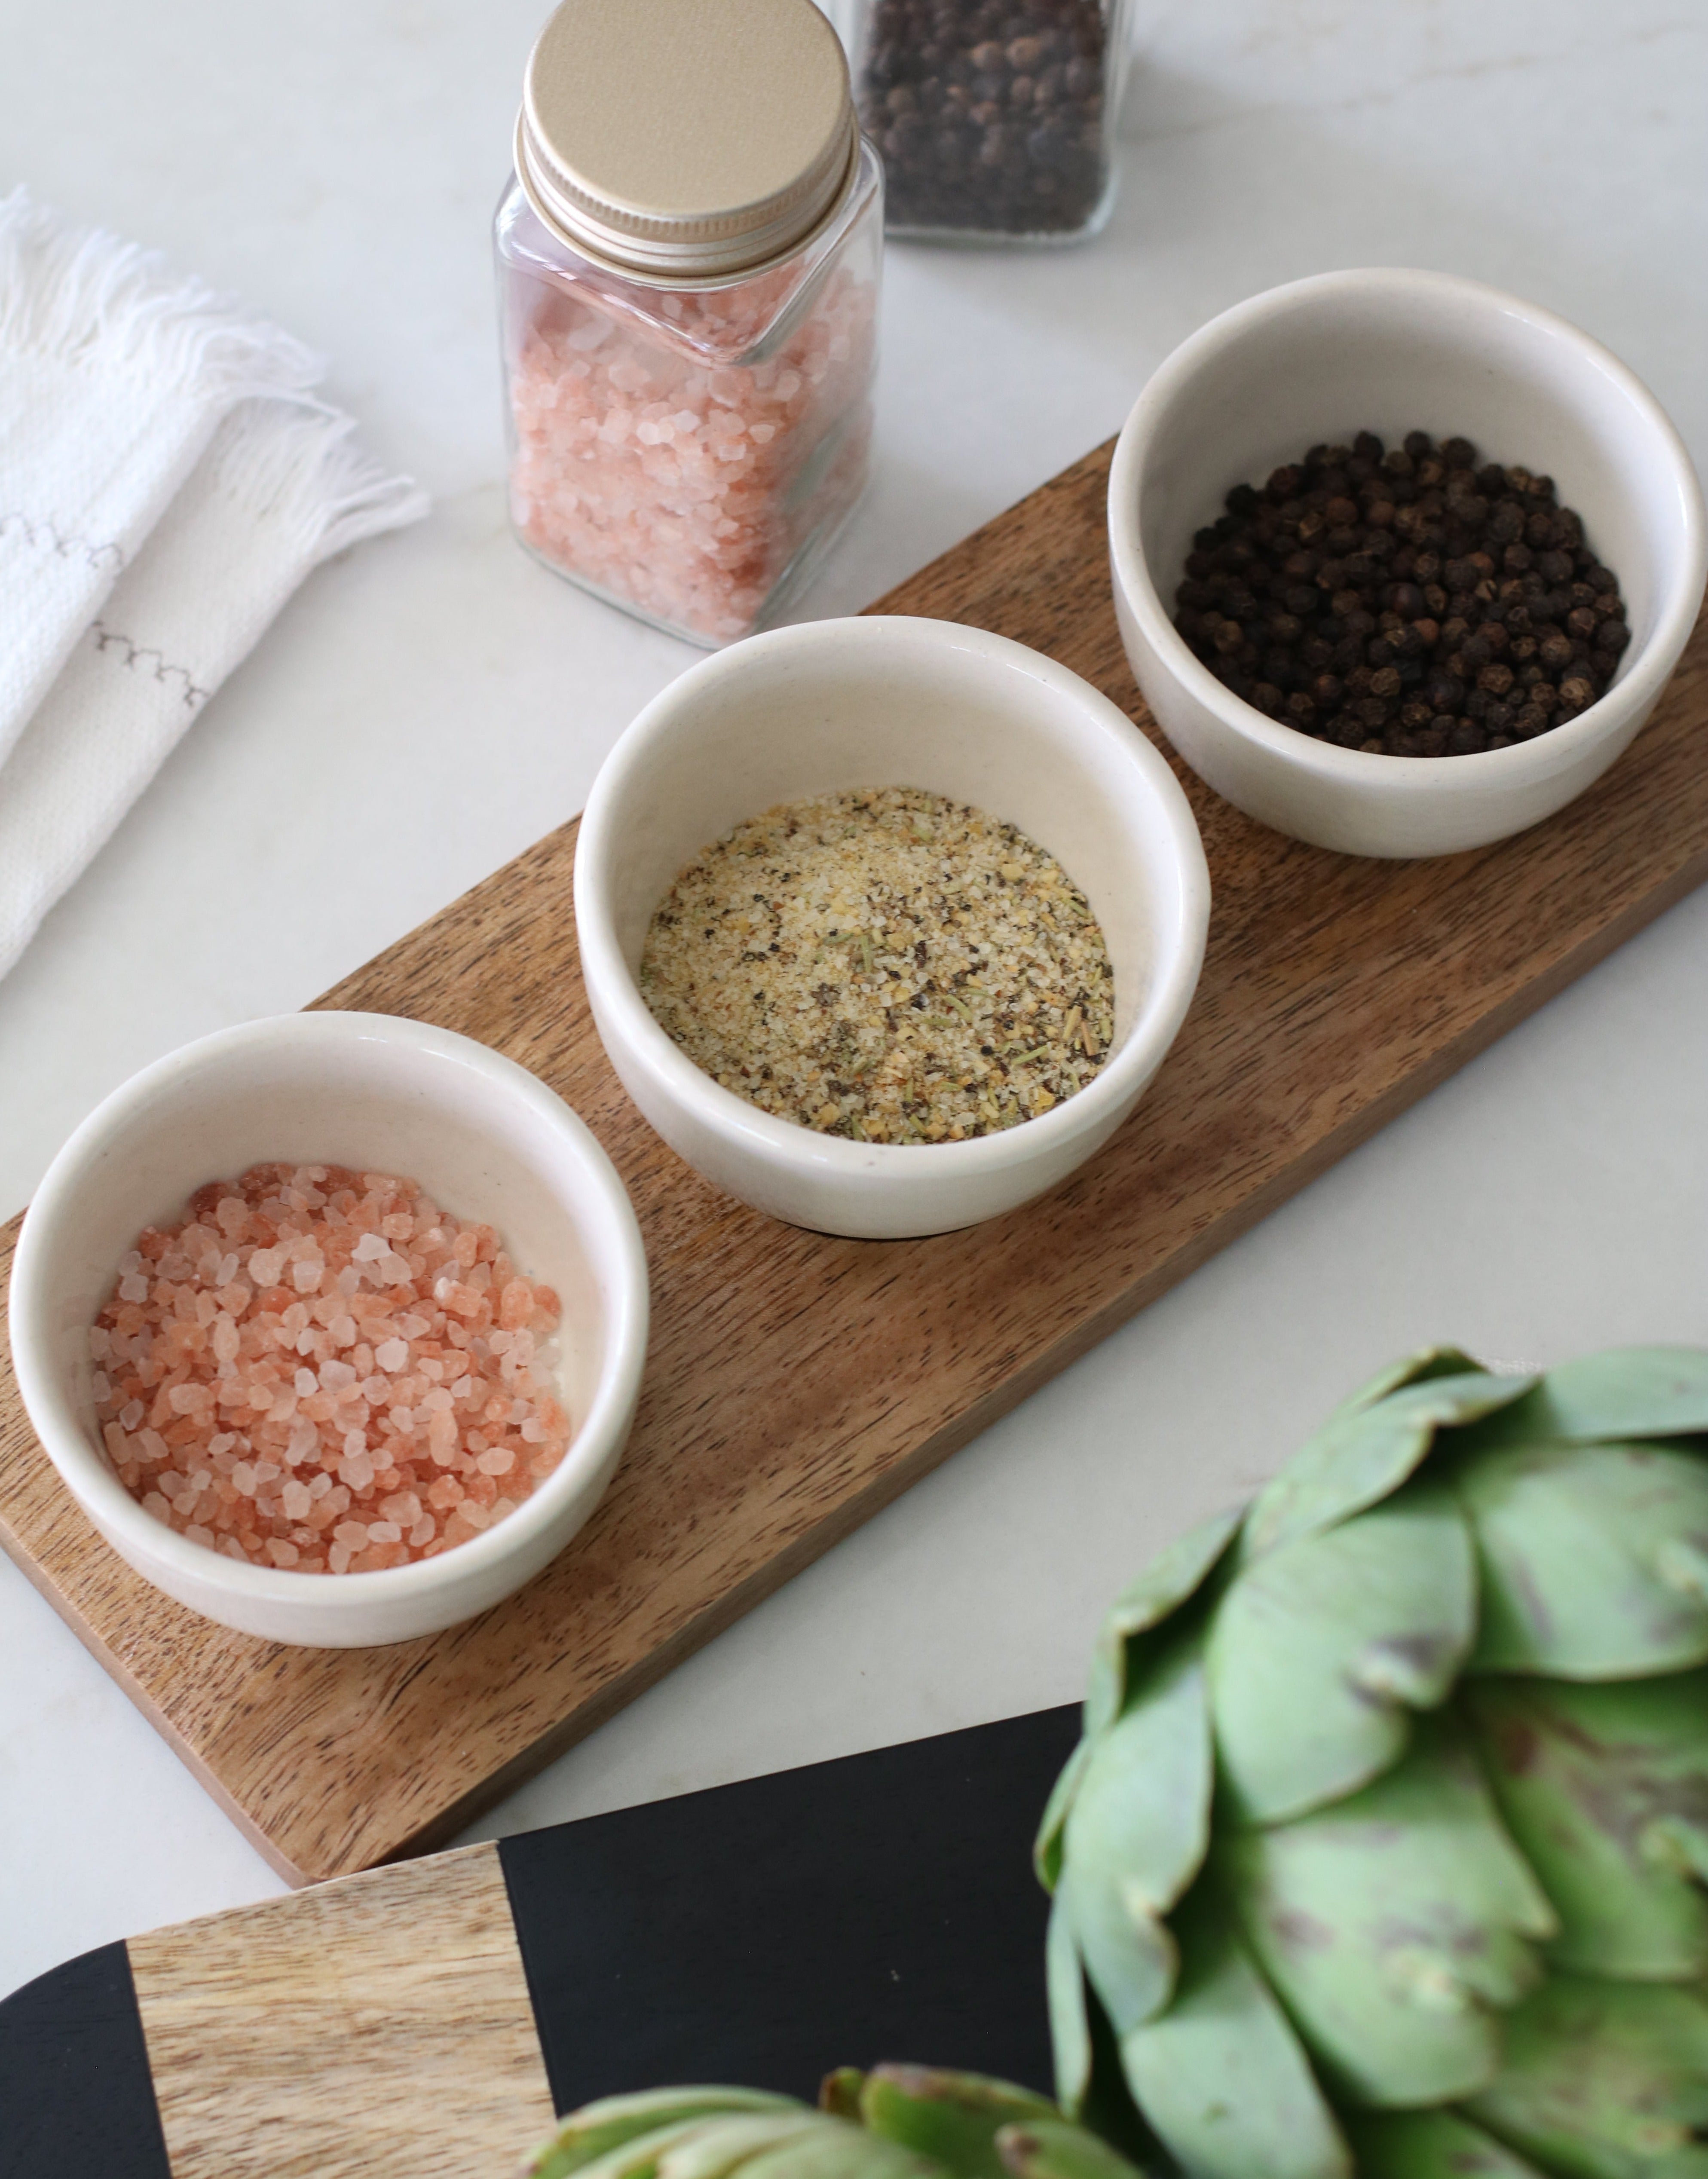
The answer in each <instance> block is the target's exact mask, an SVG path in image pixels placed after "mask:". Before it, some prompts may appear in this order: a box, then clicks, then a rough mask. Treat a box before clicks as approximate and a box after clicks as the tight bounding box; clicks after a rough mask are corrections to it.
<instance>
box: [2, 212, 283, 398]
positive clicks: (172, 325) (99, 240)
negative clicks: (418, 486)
mask: <svg viewBox="0 0 1708 2179" xmlns="http://www.w3.org/2000/svg"><path fill="white" fill-rule="evenodd" d="M8 351H9V352H10V353H12V354H19V355H26V354H27V355H37V356H41V357H44V358H51V359H52V360H55V361H58V362H64V363H69V364H73V365H79V366H82V367H85V368H87V369H89V370H95V371H98V372H103V373H104V372H107V371H115V372H126V371H129V372H140V373H143V374H146V376H147V378H148V379H149V381H151V384H152V385H153V386H155V387H157V388H158V389H159V390H160V391H161V392H165V393H172V392H179V393H182V394H184V396H186V397H187V398H190V399H193V400H198V401H201V400H206V401H211V402H213V403H228V402H232V401H241V400H244V399H246V398H249V397H250V396H251V395H261V394H272V395H278V394H286V395H288V394H292V393H296V392H301V391H303V390H304V389H305V388H306V387H310V386H312V385H313V384H314V382H315V381H316V379H318V378H319V377H320V376H321V373H322V370H323V369H324V365H322V363H321V360H320V358H319V357H318V356H316V354H314V352H313V351H312V349H308V348H305V346H304V345H303V343H301V342H300V341H296V340H293V339H292V338H291V337H290V335H289V334H288V333H287V332H283V331H281V329H280V328H279V327H277V326H274V325H271V324H269V323H268V322H267V321H266V320H265V319H262V318H258V317H256V316H253V315H252V314H251V313H250V312H249V311H246V310H242V309H240V308H239V307H238V306H236V305H233V304H232V303H230V302H229V301H228V300H226V299H224V298H222V297H221V296H219V295H218V294H216V293H215V292H214V290H213V289H212V288H210V287H209V286H208V285H207V284H206V282H205V281H202V280H198V279H195V278H189V279H185V278H181V277H178V276H176V275H174V274H173V273H172V272H168V269H167V267H166V264H165V261H164V259H163V257H162V255H161V254H160V253H159V252H158V251H157V250H144V249H142V248H140V246H139V245H138V244H135V243H131V242H124V241H121V240H120V239H119V238H118V236H117V235H114V234H109V233H106V232H105V231H104V230H103V229H102V228H82V227H76V226H74V225H72V224H71V222H69V221H67V220H65V219H63V218H62V217H60V215H59V214H58V213H57V212H55V211H52V210H51V209H50V208H49V207H48V206H46V205H38V204H36V202H35V201H34V200H32V199H31V197H30V193H29V191H28V190H27V189H23V188H19V189H14V190H13V191H12V193H11V194H10V195H8V196H5V197H0V354H4V353H6V352H8Z"/></svg>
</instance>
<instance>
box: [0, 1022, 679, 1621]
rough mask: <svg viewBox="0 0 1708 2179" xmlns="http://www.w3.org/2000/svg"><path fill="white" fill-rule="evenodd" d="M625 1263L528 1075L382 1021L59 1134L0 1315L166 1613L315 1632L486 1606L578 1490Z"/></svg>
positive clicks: (35, 1405)
mask: <svg viewBox="0 0 1708 2179" xmlns="http://www.w3.org/2000/svg"><path fill="white" fill-rule="evenodd" d="M647 1313H648V1305H647V1278H646V1263H645V1254H644V1251H643V1249H642V1247H641V1242H640V1231H639V1228H638V1227H637V1226H636V1223H635V1219H634V1212H633V1210H631V1208H630V1207H629V1199H628V1196H627V1194H625V1192H624V1190H623V1184H622V1183H621V1181H620V1180H619V1179H618V1177H617V1174H616V1172H615V1171H614V1170H613V1168H612V1165H611V1163H610V1161H609V1160H608V1159H607V1157H606V1155H605V1153H604V1152H603V1151H602V1150H601V1149H600V1147H599V1145H598V1144H597V1143H596V1141H595V1140H594V1139H593V1137H592V1136H591V1135H590V1133H588V1131H587V1129H586V1128H585V1126H584V1125H583V1124H582V1122H580V1121H579V1119H578V1118H577V1117H575V1115H574V1113H573V1112H572V1111H570V1110H569V1109H568V1106H566V1105H565V1104H564V1103H563V1100H561V1099H560V1098H558V1097H557V1096H556V1095H554V1094H553V1093H552V1091H551V1090H548V1089H547V1088H546V1085H545V1084H543V1083H542V1082H540V1081H538V1080H536V1079H535V1077H534V1076H532V1075H531V1074H530V1073H527V1071H526V1070H525V1069H524V1068H520V1067H518V1066H517V1065H515V1064H514V1062H513V1061H510V1060H508V1059H505V1058H503V1057H501V1056H500V1055H499V1054H498V1053H497V1052H494V1051H488V1050H487V1049H486V1046H483V1045H480V1044H476V1043H475V1042H474V1041H473V1040H471V1039H470V1038H468V1037H464V1036H458V1035H454V1034H453V1032H451V1031H449V1030H448V1029H436V1028H432V1027H431V1026H429V1025H428V1024H425V1023H421V1022H412V1021H404V1020H398V1019H394V1018H392V1017H390V1016H387V1015H381V1014H360V1013H304V1014H290V1015H285V1016H283V1017H280V1018H277V1019H273V1020H265V1021H255V1022H247V1023H244V1024H243V1025H242V1026H241V1027H239V1028H237V1029H225V1030H222V1031H221V1032H219V1033H218V1034H217V1035H213V1036H210V1037H205V1038H203V1039H202V1040H200V1042H199V1043H196V1044H192V1045H189V1046H185V1048H184V1050H183V1051H177V1052H173V1053H172V1054H170V1055H169V1056H168V1057H166V1058H164V1059H162V1060H160V1061H158V1062H156V1064H155V1065H153V1066H152V1067H150V1068H146V1069H145V1070H144V1071H143V1072H142V1073H140V1074H138V1075H136V1076H135V1077H134V1078H133V1079H132V1080H130V1081H129V1082H128V1083H126V1084H124V1086H123V1087H122V1088H120V1089H118V1090H115V1091H114V1092H113V1095H112V1096H111V1097H109V1098H108V1099H107V1101H106V1102H105V1103H104V1104H103V1105H102V1106H99V1107H98V1108H97V1110H96V1111H95V1112H93V1113H92V1114H91V1116H90V1117H89V1118H88V1119H87V1120H85V1122H84V1123H83V1125H82V1126H81V1127H80V1128H78V1129H77V1131H76V1133H74V1135H73V1136H72V1137H71V1139H70V1140H69V1142H68V1143H67V1144H66V1145H65V1147H64V1149H63V1150H61V1152H60V1154H59V1155H58V1157H57V1158H56V1159H55V1160H54V1161H53V1163H52V1166H50V1168H49V1170H48V1172H47V1177H45V1179H44V1180H43V1182H42V1183H41V1188H40V1189H39V1190H38V1191H37V1194H36V1199H35V1201H34V1202H33V1203H32V1204H31V1205H30V1210H29V1212H28V1214H27V1215H26V1216H25V1221H24V1226H23V1230H22V1232H21V1233H20V1235H19V1242H18V1249H17V1254H16V1257H15V1259H14V1266H13V1272H12V1283H11V1288H10V1293H9V1297H8V1315H9V1319H10V1325H11V1336H12V1353H13V1360H14V1365H15V1368H16V1371H17V1377H18V1386H19V1392H20V1393H21V1395H22V1397H23V1400H24V1404H25V1409H26V1411H27V1412H28V1413H29V1416H30V1421H31V1423H32V1424H33V1425H34V1426H35V1429H36V1433H37V1435H38V1436H39V1437H40V1438H41V1442H42V1445H43V1446H45V1448H46V1449H47V1454H48V1457H49V1458H50V1459H51V1460H52V1462H53V1464H54V1466H55V1467H56V1468H58V1471H59V1474H60V1475H61V1477H62V1478H63V1480H64V1482H65V1484H66V1486H67V1487H68V1489H69V1490H70V1492H71V1494H72V1496H73V1497H74V1499H75V1500H76V1501H77V1502H78V1504H79V1505H80V1507H82V1509H83V1511H84V1512H85V1514H86V1515H87V1516H88V1518H90V1520H91V1521H92V1522H93V1523H94V1524H95V1526H96V1529H98V1530H99V1531H100V1533H101V1534H102V1536H104V1537H105V1538H106V1540H107V1542H108V1543H109V1544H110V1545H112V1546H113V1549H114V1550H115V1551H117V1552H118V1554H119V1556H121V1557H122V1558H124V1559H125V1560H126V1561H127V1562H129V1564H130V1565H131V1566H132V1567H135V1570H136V1571H137V1572H138V1573H140V1574H141V1575H143V1576H144V1577H145V1578H146V1579H147V1580H149V1581H151V1582H152V1583H154V1584H155V1585H156V1586H157V1588H159V1589H164V1590H165V1591H166V1593H167V1594H168V1595H169V1596H173V1597H176V1598H177V1599H178V1600H179V1602H181V1603H184V1604H186V1605H189V1606H190V1607H191V1608H192V1609H193V1610H195V1611H200V1612H201V1613H203V1614H204V1615H205V1616H206V1617H208V1618H210V1619H216V1620H218V1621H220V1622H222V1624H223V1625H226V1626H228V1627H237V1628H238V1629H239V1630H240V1631H241V1632H243V1633H250V1634H258V1635H263V1636H266V1637H267V1638H270V1639H272V1640H275V1641H280V1642H290V1643H296V1644H304V1645H306V1646H308V1647H311V1648H339V1649H342V1648H352V1647H360V1646H365V1645H367V1644H376V1643H386V1642H400V1641H405V1640H408V1639H410V1638H413V1637H415V1636H417V1635H421V1634H426V1633H433V1632H434V1631H435V1630H437V1629H438V1628H440V1627H450V1626H454V1625H456V1624H457V1623H458V1622H460V1621H462V1620H464V1619H468V1618H470V1617H472V1616H474V1614H475V1613H476V1612H479V1611H485V1610H486V1609H487V1608H488V1607H489V1606H491V1605H494V1604H496V1603H497V1602H498V1601H499V1600H500V1599H501V1598H503V1597H504V1596H506V1595H508V1594H509V1593H510V1592H511V1591H512V1590H513V1589H517V1588H519V1587H520V1585H521V1584H522V1583H524V1581H526V1580H528V1579H529V1578H530V1577H531V1576H532V1575H534V1574H535V1573H538V1572H539V1571H540V1570H541V1567H544V1566H545V1565H546V1563H547V1562H548V1561H549V1560H551V1559H552V1558H553V1557H554V1556H556V1555H557V1552H558V1551H561V1550H562V1549H563V1545H565V1544H566V1543H567V1542H568V1540H569V1539H570V1537H571V1536H573V1535H574V1533H575V1531H576V1530H577V1529H579V1527H580V1526H581V1524H582V1523H583V1522H584V1521H585V1520H586V1518H588V1516H589V1514H590V1512H592V1510H593V1508H594V1507H595V1506H596V1504H597V1503H598V1501H599V1498H600V1496H601V1493H602V1492H603V1490H604V1489H605V1486H606V1484H607V1482H608V1480H609V1479H610V1476H611V1474H612V1469H613V1468H614V1467H615V1466H616V1463H617V1461H618V1457H619V1455H620V1454H621V1452H622V1450H623V1444H624V1441H626V1439H627V1437H628V1435H629V1425H630V1424H631V1422H632V1420H633V1419H634V1407H635V1402H636V1399H637V1397H638V1396H639V1391H640V1372H641V1365H642V1363H643V1360H644V1358H645V1347H646V1331H647Z"/></svg>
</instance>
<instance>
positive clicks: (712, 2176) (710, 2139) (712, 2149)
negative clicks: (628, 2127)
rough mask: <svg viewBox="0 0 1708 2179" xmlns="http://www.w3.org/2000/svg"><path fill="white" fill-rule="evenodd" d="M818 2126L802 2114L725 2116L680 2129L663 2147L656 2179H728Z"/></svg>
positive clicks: (813, 2115) (812, 2114)
mask: <svg viewBox="0 0 1708 2179" xmlns="http://www.w3.org/2000/svg"><path fill="white" fill-rule="evenodd" d="M823 2122H824V2121H823V2120H822V2119H821V2116H820V2115H819V2114H818V2113H817V2112H816V2111H812V2110H805V2109H802V2110H795V2111H794V2112H781V2111H780V2112H777V2113H775V2114H773V2115H772V2116H769V2117H767V2116H764V2115H763V2114H761V2113H760V2112H757V2111H754V2112H750V2113H747V2114H742V2113H739V2112H735V2111H730V2112H726V2113H725V2114H723V2115H722V2116H719V2117H717V2118H706V2119H700V2120H698V2121H695V2122H694V2123H693V2124H691V2125H689V2126H685V2127H683V2128H682V2130H681V2132H679V2133H678V2136H677V2138H676V2139H675V2140H674V2141H673V2142H671V2143H667V2145H666V2147H665V2148H664V2149H662V2151H661V2153H660V2154H659V2156H658V2160H657V2164H656V2167H655V2168H656V2171H657V2175H658V2179H728V2175H729V2174H730V2173H731V2172H733V2171H737V2170H738V2169H739V2168H741V2167H743V2166H744V2165H747V2164H749V2163H750V2162H751V2161H752V2160H753V2159H754V2158H755V2157H756V2156H758V2155H759V2154H761V2151H762V2150H765V2149H782V2148H786V2147H788V2146H790V2145H791V2144H793V2143H795V2142H797V2141H801V2140H805V2138H808V2137H810V2135H811V2134H813V2133H814V2132H816V2129H817V2128H818V2127H820V2126H821V2125H822V2124H823Z"/></svg>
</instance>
